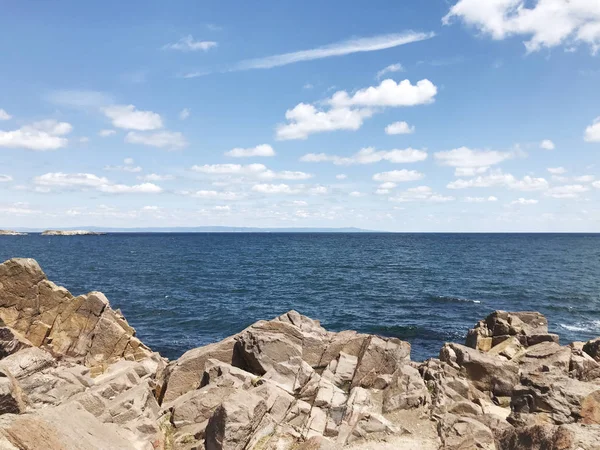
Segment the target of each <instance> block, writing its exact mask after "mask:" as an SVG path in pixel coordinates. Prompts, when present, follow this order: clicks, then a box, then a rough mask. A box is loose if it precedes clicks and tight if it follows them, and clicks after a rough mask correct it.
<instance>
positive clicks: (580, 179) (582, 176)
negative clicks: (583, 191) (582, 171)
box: [573, 175, 596, 183]
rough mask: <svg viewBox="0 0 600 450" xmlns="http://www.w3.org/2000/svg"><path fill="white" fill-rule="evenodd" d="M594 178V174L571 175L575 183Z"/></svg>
mask: <svg viewBox="0 0 600 450" xmlns="http://www.w3.org/2000/svg"><path fill="white" fill-rule="evenodd" d="M595 179H596V177H595V176H594V175H580V176H577V177H573V181H576V182H577V183H591V182H592V181H594V180H595Z"/></svg>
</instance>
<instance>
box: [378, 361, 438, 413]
mask: <svg viewBox="0 0 600 450" xmlns="http://www.w3.org/2000/svg"><path fill="white" fill-rule="evenodd" d="M429 401H430V395H429V391H428V390H427V387H426V386H425V383H424V381H423V379H422V378H421V376H420V374H419V371H418V370H417V369H414V368H413V367H410V366H409V365H404V366H402V367H400V368H399V369H398V370H396V372H394V374H393V375H392V380H391V382H390V385H389V386H388V387H387V388H386V389H385V391H384V393H383V412H384V413H389V412H392V411H396V410H398V409H410V408H417V407H419V406H423V405H425V404H427V403H428V402H429Z"/></svg>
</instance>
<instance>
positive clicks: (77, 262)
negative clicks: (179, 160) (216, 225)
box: [0, 233, 600, 361]
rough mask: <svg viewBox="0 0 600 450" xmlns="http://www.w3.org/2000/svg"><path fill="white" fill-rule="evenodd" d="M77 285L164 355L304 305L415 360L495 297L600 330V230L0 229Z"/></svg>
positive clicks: (503, 305)
mask: <svg viewBox="0 0 600 450" xmlns="http://www.w3.org/2000/svg"><path fill="white" fill-rule="evenodd" d="M13 257H26V258H35V259H36V260H37V261H38V262H39V263H40V265H41V266H42V268H43V269H44V271H45V272H46V274H47V276H48V278H49V279H50V280H52V281H54V282H55V283H56V284H58V285H63V286H65V287H66V288H68V289H69V290H70V291H71V292H72V293H73V294H74V295H79V294H83V293H87V292H89V291H101V292H104V294H106V296H107V297H108V299H109V301H110V303H111V305H112V307H113V308H119V309H121V311H122V312H123V314H124V315H125V317H126V318H127V320H128V322H129V323H130V325H132V326H133V327H135V329H136V330H137V335H138V336H139V337H140V339H141V340H142V341H143V342H144V343H146V344H147V345H148V346H150V347H151V348H152V349H153V350H155V351H159V352H160V353H161V354H162V355H163V356H166V357H168V358H170V359H175V358H177V357H179V356H180V355H182V354H183V353H184V352H185V351H187V350H189V349H191V348H194V347H198V346H201V345H205V344H208V343H211V342H216V341H218V340H221V339H223V338H225V337H227V336H229V335H232V334H235V333H237V332H239V331H240V330H242V329H243V328H245V327H247V326H248V325H250V324H252V323H253V322H255V321H257V320H259V319H271V318H273V317H276V316H278V315H280V314H283V313H285V312H287V311H289V310H291V309H294V310H296V311H299V312H300V313H302V314H305V315H307V316H309V317H311V318H313V319H318V320H320V322H321V324H322V325H323V326H324V327H325V328H327V329H329V330H333V331H340V330H346V329H353V330H357V331H359V332H363V333H373V334H379V335H383V336H394V337H398V338H400V339H403V340H406V341H409V342H410V343H411V344H412V359H413V360H415V361H421V360H424V359H427V358H430V357H435V356H437V355H438V353H439V349H440V347H441V346H442V345H443V344H444V342H448V341H452V342H463V341H464V338H465V336H466V333H467V330H468V329H469V328H471V327H473V326H474V325H475V324H476V323H477V321H478V320H480V319H483V318H484V317H485V316H486V315H487V314H489V313H490V312H492V311H494V310H496V309H502V310H509V311H521V310H530V311H531V310H535V311H540V312H541V313H543V314H545V315H546V317H547V318H548V320H549V323H550V331H551V332H554V333H558V334H559V335H560V338H561V343H563V344H566V343H568V342H571V341H575V340H580V341H585V340H588V339H591V338H594V337H597V336H600V234H404V233H402V234H394V233H111V234H107V235H104V236H69V237H64V236H41V235H40V234H29V235H27V236H0V261H4V260H7V259H10V258H13Z"/></svg>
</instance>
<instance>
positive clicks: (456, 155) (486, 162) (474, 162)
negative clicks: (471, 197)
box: [433, 147, 513, 176]
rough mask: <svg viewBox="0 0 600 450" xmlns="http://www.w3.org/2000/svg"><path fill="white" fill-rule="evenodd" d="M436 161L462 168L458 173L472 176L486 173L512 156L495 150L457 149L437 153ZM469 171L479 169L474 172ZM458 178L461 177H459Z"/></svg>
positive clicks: (435, 155)
mask: <svg viewBox="0 0 600 450" xmlns="http://www.w3.org/2000/svg"><path fill="white" fill-rule="evenodd" d="M433 156H434V157H435V159H436V160H437V161H438V162H439V163H440V164H441V165H443V166H450V167H456V168H460V170H457V173H460V174H465V176H472V175H474V174H475V173H480V172H484V171H486V170H487V168H489V167H490V166H493V165H495V164H499V163H501V162H502V161H505V160H507V159H509V158H512V156H513V155H512V154H511V153H508V152H498V151H495V150H473V149H470V148H467V147H460V148H455V149H454V150H448V151H443V152H437V153H435V154H434V155H433ZM469 169H477V170H479V171H480V172H478V171H477V170H475V171H474V172H472V171H470V170H469ZM457 176H461V175H458V174H457Z"/></svg>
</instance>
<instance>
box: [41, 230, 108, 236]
mask: <svg viewBox="0 0 600 450" xmlns="http://www.w3.org/2000/svg"><path fill="white" fill-rule="evenodd" d="M105 234H106V233H99V232H96V231H86V230H46V231H42V236H103V235H105Z"/></svg>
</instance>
